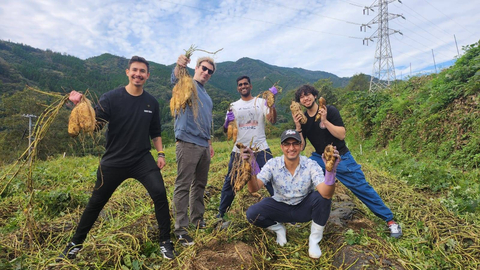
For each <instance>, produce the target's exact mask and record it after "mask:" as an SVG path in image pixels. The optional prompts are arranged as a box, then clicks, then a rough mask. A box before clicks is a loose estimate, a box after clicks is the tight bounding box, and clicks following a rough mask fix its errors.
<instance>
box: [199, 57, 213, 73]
mask: <svg viewBox="0 0 480 270" xmlns="http://www.w3.org/2000/svg"><path fill="white" fill-rule="evenodd" d="M205 61H206V62H208V63H209V64H210V65H212V66H213V73H215V70H217V66H216V65H215V61H213V58H211V57H208V56H204V57H200V58H198V59H197V67H199V66H200V64H201V63H202V62H205ZM213 73H212V75H213Z"/></svg>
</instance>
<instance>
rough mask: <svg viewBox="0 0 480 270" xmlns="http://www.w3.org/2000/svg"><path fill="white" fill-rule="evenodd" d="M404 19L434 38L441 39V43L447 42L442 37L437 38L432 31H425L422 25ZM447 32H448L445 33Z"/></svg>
mask: <svg viewBox="0 0 480 270" xmlns="http://www.w3.org/2000/svg"><path fill="white" fill-rule="evenodd" d="M399 8H400V7H399ZM400 9H401V10H403V11H405V10H404V9H402V8H400ZM406 21H407V22H409V23H411V24H413V25H414V26H416V27H418V28H420V29H422V30H423V31H424V32H425V33H427V34H429V35H431V36H432V37H434V38H436V39H438V40H440V41H442V42H443V43H448V42H446V41H444V40H443V39H441V38H439V37H437V36H434V35H433V34H432V32H431V31H427V30H425V28H423V27H422V26H420V25H418V24H416V23H414V22H412V20H406ZM412 32H413V31H412ZM447 34H448V33H447Z"/></svg>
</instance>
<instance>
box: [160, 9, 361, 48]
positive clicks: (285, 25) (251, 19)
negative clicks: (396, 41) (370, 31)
mask: <svg viewBox="0 0 480 270" xmlns="http://www.w3.org/2000/svg"><path fill="white" fill-rule="evenodd" d="M161 2H166V3H170V4H174V5H178V6H183V7H188V8H193V9H199V10H204V11H208V12H215V13H221V14H224V15H228V16H230V17H237V18H242V19H245V20H250V21H256V22H262V23H268V24H272V25H278V26H283V27H288V28H293V29H300V30H305V31H310V32H315V33H322V34H328V35H334V36H340V37H346V38H352V39H363V38H361V37H353V36H346V35H341V34H336V33H330V32H324V31H317V30H313V29H308V28H303V27H298V26H292V25H288V24H280V23H274V22H269V21H264V20H259V19H253V18H248V17H244V16H239V15H232V14H227V13H222V12H217V11H214V10H210V9H206V8H201V7H197V6H190V5H185V4H179V3H175V2H171V1H166V0H161Z"/></svg>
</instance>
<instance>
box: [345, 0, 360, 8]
mask: <svg viewBox="0 0 480 270" xmlns="http://www.w3.org/2000/svg"><path fill="white" fill-rule="evenodd" d="M340 1H342V2H345V3H348V4H350V5H352V6H356V7H361V8H364V7H365V5H362V4H357V3H353V2H351V1H346V0H340Z"/></svg>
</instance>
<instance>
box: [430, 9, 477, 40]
mask: <svg viewBox="0 0 480 270" xmlns="http://www.w3.org/2000/svg"><path fill="white" fill-rule="evenodd" d="M425 2H427V4H429V5H430V6H432V7H433V8H434V9H436V10H437V11H438V12H440V13H442V14H443V15H444V16H445V17H447V18H448V19H449V20H451V21H452V22H454V23H456V24H457V25H458V26H460V27H462V28H463V29H465V31H467V32H469V33H470V34H472V35H475V34H474V33H472V32H470V31H469V30H468V29H467V28H465V27H464V26H463V25H461V24H459V23H457V22H456V21H455V20H454V19H452V18H450V17H449V16H448V15H446V14H445V13H443V12H442V11H441V10H439V9H438V8H436V7H435V6H434V5H432V4H430V2H428V1H427V0H425Z"/></svg>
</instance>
